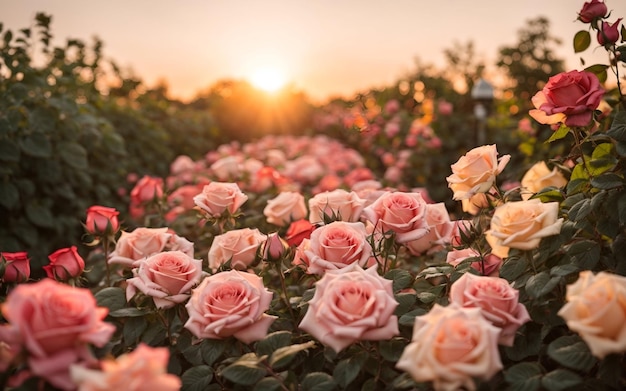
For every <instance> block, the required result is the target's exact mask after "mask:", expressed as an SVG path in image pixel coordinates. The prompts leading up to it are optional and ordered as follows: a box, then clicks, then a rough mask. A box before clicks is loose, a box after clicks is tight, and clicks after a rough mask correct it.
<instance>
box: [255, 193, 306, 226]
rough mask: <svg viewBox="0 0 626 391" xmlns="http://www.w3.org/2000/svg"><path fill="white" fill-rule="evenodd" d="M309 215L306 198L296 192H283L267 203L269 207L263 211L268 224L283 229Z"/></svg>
mask: <svg viewBox="0 0 626 391" xmlns="http://www.w3.org/2000/svg"><path fill="white" fill-rule="evenodd" d="M307 213H308V212H307V209H306V204H305V202H304V196H303V195H302V194H300V193H298V192H295V191H283V192H281V193H280V194H278V196H276V197H275V198H273V199H271V200H269V201H267V206H266V207H265V209H263V214H264V215H265V217H266V218H267V222H268V223H270V224H275V225H278V226H281V227H282V226H286V225H289V224H290V223H291V222H292V221H296V220H300V219H304V218H306V216H307Z"/></svg>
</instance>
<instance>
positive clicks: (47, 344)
mask: <svg viewBox="0 0 626 391" xmlns="http://www.w3.org/2000/svg"><path fill="white" fill-rule="evenodd" d="M107 313H108V309H107V308H105V307H97V305H96V300H95V298H94V297H93V295H92V293H91V291H89V290H88V289H82V288H73V287H70V286H68V285H65V284H61V283H58V282H56V281H54V280H51V279H43V280H41V281H39V282H36V283H33V284H21V285H18V286H17V287H16V288H15V289H14V290H13V291H11V293H9V295H8V297H7V300H6V301H5V302H4V304H3V305H2V315H3V316H4V318H5V319H6V320H7V321H8V322H9V324H5V325H2V326H0V341H5V342H8V343H9V344H17V345H19V346H21V349H22V350H23V351H24V352H25V353H26V363H27V364H28V366H29V369H30V371H31V372H32V374H33V375H35V376H39V377H41V378H43V379H45V380H46V381H48V382H50V383H51V384H52V385H53V386H55V387H57V388H60V389H63V390H72V389H74V388H75V385H74V383H73V382H72V381H71V379H70V374H69V367H70V365H71V364H75V363H80V362H86V363H92V362H94V361H95V358H94V357H93V356H92V355H91V352H90V350H89V346H88V345H90V344H93V345H95V346H97V347H103V346H104V345H105V344H106V343H107V342H109V339H110V338H111V336H112V335H113V333H114V332H115V326H113V325H112V324H108V323H105V322H103V321H102V320H103V319H104V318H105V317H106V315H107Z"/></svg>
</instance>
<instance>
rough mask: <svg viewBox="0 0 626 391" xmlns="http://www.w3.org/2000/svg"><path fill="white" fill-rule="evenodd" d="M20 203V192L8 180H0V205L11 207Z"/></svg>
mask: <svg viewBox="0 0 626 391" xmlns="http://www.w3.org/2000/svg"><path fill="white" fill-rule="evenodd" d="M19 203H20V192H19V191H18V190H17V187H15V185H13V184H12V183H10V182H0V206H3V207H5V208H7V209H9V210H10V209H13V208H15V207H16V206H18V205H19Z"/></svg>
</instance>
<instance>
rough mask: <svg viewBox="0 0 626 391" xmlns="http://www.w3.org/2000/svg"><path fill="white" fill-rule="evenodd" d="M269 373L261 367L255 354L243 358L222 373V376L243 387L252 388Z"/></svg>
mask: <svg viewBox="0 0 626 391" xmlns="http://www.w3.org/2000/svg"><path fill="white" fill-rule="evenodd" d="M266 374H267V371H266V370H265V368H262V367H261V366H260V365H259V359H258V357H256V356H255V355H254V353H250V354H246V355H243V356H241V357H240V358H239V359H238V360H237V361H235V362H234V363H232V364H230V365H229V366H227V367H226V368H224V370H223V371H222V376H224V378H226V379H228V380H229V381H231V382H233V383H235V384H240V385H243V386H251V385H253V384H255V383H256V382H258V381H259V380H261V379H262V378H263V377H265V375H266Z"/></svg>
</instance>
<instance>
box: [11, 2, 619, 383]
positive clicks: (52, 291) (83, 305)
mask: <svg viewBox="0 0 626 391" xmlns="http://www.w3.org/2000/svg"><path fill="white" fill-rule="evenodd" d="M609 18H610V15H609V13H608V12H607V10H606V6H605V5H604V3H602V2H599V1H598V0H593V1H592V2H591V3H585V4H584V5H583V7H582V10H581V11H580V13H579V20H580V21H581V22H583V23H588V24H589V29H590V30H594V31H595V32H596V33H597V34H596V35H598V34H599V35H600V36H602V37H603V38H602V39H597V40H598V42H599V44H600V45H601V46H603V47H604V48H605V49H606V50H607V52H608V53H609V56H610V61H609V63H610V65H607V66H603V65H598V64H597V65H592V66H590V67H588V68H587V69H585V70H582V71H575V72H574V71H571V72H566V73H563V74H559V75H556V76H554V77H553V78H552V79H551V80H548V81H547V83H546V86H545V87H544V88H543V89H542V90H541V91H539V92H537V95H535V97H534V98H533V104H534V105H535V109H533V110H532V111H531V113H530V115H531V116H532V117H533V118H534V119H536V120H538V121H542V122H544V123H545V124H547V125H550V126H552V127H553V134H552V136H551V137H549V139H548V140H546V141H547V142H549V143H552V142H561V143H567V144H568V145H569V150H568V151H567V153H565V154H563V155H561V156H552V157H550V161H545V162H537V166H534V167H532V168H531V169H530V170H529V171H528V172H527V174H525V175H523V177H522V176H521V175H520V177H519V178H516V179H517V180H518V181H521V182H520V183H519V185H511V184H510V183H506V182H505V181H503V180H502V176H503V175H505V174H506V172H507V169H508V168H509V165H510V162H511V160H509V159H510V158H509V156H508V154H505V155H503V156H498V151H497V146H496V145H494V144H491V145H484V146H478V147H476V148H473V149H471V150H469V151H466V152H465V153H463V154H460V155H459V156H458V157H457V159H458V161H457V163H454V164H452V165H451V167H450V171H449V173H448V175H446V181H447V184H448V188H449V189H448V191H449V196H450V198H451V199H453V200H454V202H456V203H458V204H461V205H463V210H464V213H459V212H458V210H457V211H456V212H448V209H447V208H446V204H445V203H442V202H434V201H433V200H432V199H431V198H430V197H429V196H428V193H427V192H426V191H424V190H423V189H413V188H407V187H406V186H398V187H395V186H391V185H390V183H391V182H389V181H385V180H382V181H379V180H378V179H377V178H376V176H375V174H374V171H372V170H370V169H369V168H367V166H366V163H365V161H366V160H365V159H364V158H363V156H362V155H361V154H360V153H359V152H357V151H356V150H354V149H350V148H346V147H344V146H343V145H342V144H340V143H339V142H337V141H334V140H332V139H331V138H329V137H327V136H322V135H318V136H315V137H293V136H266V137H264V138H262V139H260V140H258V141H256V142H250V143H247V144H239V143H230V144H223V145H222V146H220V147H219V148H217V150H215V151H209V152H207V154H206V155H205V157H204V159H200V160H196V161H194V160H193V159H191V158H189V157H183V156H181V157H179V158H177V159H176V160H175V161H174V162H173V164H172V166H171V169H170V175H169V176H168V177H166V178H159V177H150V176H148V177H144V178H143V179H141V180H139V181H137V182H136V187H135V189H133V190H132V191H131V193H130V194H131V200H130V202H131V205H130V206H131V208H130V211H131V218H130V219H129V220H127V221H125V220H124V219H121V218H120V217H119V214H118V213H117V211H116V210H115V209H112V208H110V207H108V206H100V205H94V206H92V207H90V208H88V209H87V208H86V211H85V216H84V228H85V236H84V237H83V239H84V240H85V243H84V244H85V246H89V247H90V248H91V251H90V252H89V253H88V254H87V255H86V256H85V257H84V259H83V257H81V256H80V255H79V254H78V252H77V250H76V247H69V248H62V249H59V250H57V251H55V252H54V253H52V254H51V255H50V256H49V260H50V261H49V264H48V265H47V266H46V272H48V273H47V277H48V278H43V279H40V280H39V281H35V280H37V279H36V278H31V276H30V273H31V271H30V259H29V254H28V253H26V252H9V251H3V252H2V254H1V262H0V265H1V266H0V276H1V278H2V289H3V303H2V311H1V313H2V324H1V325H0V370H2V374H1V375H0V382H1V383H2V385H3V386H6V387H9V388H11V389H15V390H27V389H42V390H45V389H62V390H73V389H80V390H100V389H111V388H114V387H115V388H120V387H121V388H125V389H136V390H140V389H145V388H146V387H150V389H153V388H156V389H162V390H174V389H179V388H182V389H183V390H225V389H227V390H249V389H252V390H258V391H261V390H303V391H306V390H340V389H345V390H380V389H398V390H403V389H407V390H408V389H411V390H422V389H423V390H427V389H436V390H454V389H467V390H473V389H494V390H499V389H507V388H508V389H520V390H540V389H546V390H563V389H615V390H619V389H623V388H624V387H626V375H625V373H624V370H623V368H624V366H625V365H626V356H625V353H626V322H624V320H625V319H626V283H625V278H626V277H624V276H626V263H625V262H624V261H623V253H624V251H626V193H625V192H624V185H625V183H624V182H625V179H624V162H625V158H626V147H625V146H626V115H625V114H624V113H625V112H626V99H624V95H623V94H622V92H621V90H620V85H618V88H617V89H615V90H609V91H606V90H604V89H603V87H601V84H602V81H603V79H604V78H603V75H605V74H606V71H607V70H609V69H610V70H612V71H613V72H615V74H616V76H617V79H618V80H620V77H621V76H620V74H619V67H620V66H622V65H623V64H622V63H624V62H626V58H624V53H625V52H626V47H624V45H622V46H617V41H618V39H613V38H614V35H615V34H614V29H615V27H614V26H615V25H619V24H620V23H621V21H620V20H617V21H616V22H613V23H608V21H607V20H608V19H609ZM605 30H606V31H605ZM619 31H620V33H619V34H620V35H621V38H622V41H623V40H624V39H625V38H626V37H624V35H625V33H624V31H625V30H624V28H623V27H622V29H621V30H619ZM590 40H591V33H590V31H585V30H583V31H581V32H579V33H578V34H577V35H576V37H575V39H574V48H575V50H576V51H583V50H585V49H586V48H587V47H588V46H589V45H590V44H589V42H588V41H590ZM601 99H604V100H605V101H606V102H612V105H613V106H612V110H611V111H610V113H607V112H606V111H602V110H599V107H600V104H601ZM607 104H609V103H607ZM609 105H610V104H609ZM398 109H399V107H398V105H397V104H396V103H393V102H391V101H390V102H388V104H387V105H385V110H386V112H388V113H389V114H390V115H393V114H395V113H397V110H398ZM443 109H444V111H445V110H449V107H448V108H446V107H445V106H444V107H443ZM396 125H398V124H394V121H391V122H389V123H387V124H386V125H385V126H384V129H381V131H384V132H386V133H387V134H391V135H397V132H400V131H401V127H399V126H396ZM426 133H428V132H426ZM420 134H422V133H420ZM434 139H435V138H434V136H432V134H431V137H429V140H431V141H432V140H434ZM407 144H408V143H407ZM392 158H394V159H395V157H394V156H392ZM548 163H549V164H550V166H551V168H548V165H547V164H548ZM388 175H391V174H388ZM385 182H387V183H385ZM383 183H385V185H384V184H383ZM157 380H158V382H157ZM120 384H122V385H121V386H120Z"/></svg>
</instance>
